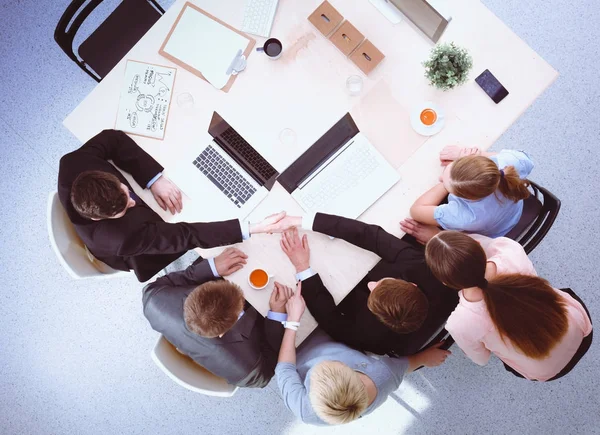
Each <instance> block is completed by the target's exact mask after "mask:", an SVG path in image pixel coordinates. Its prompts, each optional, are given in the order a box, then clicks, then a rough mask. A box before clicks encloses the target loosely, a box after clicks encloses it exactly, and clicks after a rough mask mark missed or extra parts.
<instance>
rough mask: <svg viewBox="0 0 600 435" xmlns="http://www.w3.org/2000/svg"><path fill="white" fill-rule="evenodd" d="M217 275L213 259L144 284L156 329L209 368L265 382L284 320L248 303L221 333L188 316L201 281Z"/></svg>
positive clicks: (233, 379) (233, 380)
mask: <svg viewBox="0 0 600 435" xmlns="http://www.w3.org/2000/svg"><path fill="white" fill-rule="evenodd" d="M214 279H220V278H215V277H214V276H213V274H212V272H211V270H210V266H209V265H208V260H203V261H202V262H196V263H194V264H192V265H191V266H190V267H188V268H187V269H186V270H185V271H182V272H173V273H170V274H168V275H166V276H164V277H162V278H159V279H157V280H156V281H155V282H153V283H151V284H148V285H147V286H146V287H145V288H144V295H143V304H144V315H145V316H146V318H147V319H148V321H149V322H150V325H151V326H152V329H154V330H155V331H158V332H160V333H161V334H162V335H164V336H165V338H166V339H167V340H168V341H169V342H171V343H172V344H173V345H174V346H175V347H177V349H179V350H180V351H181V352H183V353H184V354H186V355H188V356H190V358H192V359H193V360H194V361H196V362H197V363H198V364H200V365H201V366H203V367H205V368H206V369H207V370H209V371H211V372H212V373H214V374H216V375H217V376H221V377H223V378H225V379H227V382H229V383H230V384H234V385H237V386H239V387H256V388H262V387H264V386H266V385H267V384H268V383H269V380H270V379H271V378H272V377H273V374H274V373H275V366H276V365H277V356H278V353H279V347H280V346H281V340H282V339H283V325H282V324H281V323H280V322H276V321H274V320H269V319H265V318H264V317H263V316H262V315H261V314H260V313H258V311H256V310H255V309H254V308H253V307H252V305H250V304H248V303H246V308H245V310H244V315H243V316H242V317H241V318H240V319H239V320H238V321H237V323H236V324H235V325H234V326H233V328H231V329H230V330H229V331H227V332H226V333H225V335H223V337H220V338H205V337H201V336H199V335H197V334H195V333H193V332H191V331H190V330H189V329H188V328H187V326H186V324H185V320H184V318H183V304H184V302H185V299H186V298H187V297H188V295H189V294H190V293H191V292H192V291H193V290H194V289H195V288H196V287H197V286H198V285H200V284H202V283H205V282H207V281H211V280H214Z"/></svg>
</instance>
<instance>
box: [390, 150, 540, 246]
mask: <svg viewBox="0 0 600 435" xmlns="http://www.w3.org/2000/svg"><path fill="white" fill-rule="evenodd" d="M440 159H441V160H442V164H446V165H447V166H446V168H445V170H444V173H443V174H442V176H441V177H440V179H441V182H440V183H439V184H438V185H437V186H435V187H433V188H432V189H430V190H429V191H427V192H426V193H425V194H423V195H422V196H421V197H420V198H419V199H418V200H417V201H416V202H415V203H414V204H413V206H412V207H411V209H410V214H411V216H412V218H413V219H414V220H415V221H417V222H419V223H422V224H426V225H434V226H440V227H442V228H443V229H445V230H457V231H465V232H469V233H477V234H482V235H484V236H488V237H492V238H495V237H502V236H504V235H506V234H507V233H508V232H509V231H510V230H511V229H512V228H513V227H514V226H515V225H516V224H517V223H518V222H519V219H520V218H521V213H522V212H523V199H525V198H527V197H529V195H530V192H529V190H528V189H527V187H528V186H529V182H528V181H527V179H526V177H527V176H528V175H529V174H530V173H531V170H532V169H533V162H532V161H531V159H530V158H529V156H528V155H527V154H526V153H525V152H523V151H516V150H502V151H500V152H499V153H485V152H482V151H481V150H479V149H478V148H459V147H456V146H449V147H446V148H444V150H442V152H441V153H440ZM446 195H448V203H447V204H442V205H438V204H439V203H440V202H441V201H442V200H443V199H444V198H445V197H446ZM409 224H410V221H409ZM401 225H402V228H403V229H404V230H405V231H407V228H408V231H407V232H408V233H411V231H410V225H407V224H406V221H405V222H403V223H402V224H401ZM424 241H427V240H424Z"/></svg>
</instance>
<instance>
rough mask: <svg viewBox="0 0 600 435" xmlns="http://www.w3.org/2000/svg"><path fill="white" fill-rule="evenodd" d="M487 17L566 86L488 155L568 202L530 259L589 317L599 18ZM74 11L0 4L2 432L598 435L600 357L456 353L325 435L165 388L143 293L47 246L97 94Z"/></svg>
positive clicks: (593, 298) (62, 2) (254, 408)
mask: <svg viewBox="0 0 600 435" xmlns="http://www.w3.org/2000/svg"><path fill="white" fill-rule="evenodd" d="M215 1H217V0H215ZM220 1H223V0H220ZM365 1H366V0H365ZM454 1H459V0H454ZM106 3H108V4H109V6H110V5H111V4H113V5H114V3H115V1H114V0H111V1H108V2H106ZM162 3H163V4H164V5H165V6H168V5H169V4H170V1H162ZM485 3H486V4H487V5H488V6H489V7H490V8H491V9H492V10H493V11H494V12H495V13H496V14H497V15H498V16H499V17H500V18H501V19H502V20H504V21H505V22H506V23H507V25H508V26H510V27H511V28H512V29H513V30H514V31H515V32H516V33H517V34H518V35H520V36H521V37H522V38H523V39H524V40H525V41H526V42H527V43H529V44H530V45H531V46H532V47H533V48H534V49H535V50H536V51H537V52H538V53H539V54H540V55H542V56H543V57H544V58H545V59H546V60H547V61H548V62H549V63H550V64H552V65H553V66H554V67H555V68H556V69H557V70H558V71H559V72H560V77H559V79H558V80H557V81H556V83H555V84H554V85H553V86H552V87H551V88H550V89H549V90H548V91H547V92H546V93H545V94H544V95H542V96H541V98H539V99H538V100H537V101H536V102H535V104H534V105H533V106H532V107H531V108H530V109H529V110H528V111H527V112H526V113H525V114H524V115H523V116H522V117H521V118H520V119H519V121H518V122H517V123H516V124H515V125H514V126H513V127H512V128H511V129H510V130H509V131H508V132H507V133H506V134H505V135H504V136H503V137H502V138H501V139H500V140H499V141H498V143H497V144H496V145H495V149H500V148H502V147H519V148H525V149H527V150H529V151H530V152H531V154H532V155H533V156H534V158H535V161H536V163H537V166H536V169H535V172H534V175H533V179H534V180H535V181H538V182H540V183H541V184H543V185H545V186H547V187H548V188H549V189H550V190H552V191H553V192H555V193H556V194H557V195H558V196H559V197H560V198H561V199H562V200H563V209H562V211H561V214H560V216H559V218H558V220H557V222H556V224H555V225H554V228H553V229H552V231H551V233H550V234H549V235H548V237H547V238H546V239H545V240H544V243H543V244H542V245H541V246H540V247H538V248H537V249H536V251H535V252H534V253H533V255H532V258H533V261H534V263H535V265H536V267H537V270H538V272H539V274H540V275H541V276H543V277H545V278H547V279H549V280H550V281H551V282H552V283H553V284H554V285H555V286H556V287H566V286H570V287H572V288H573V289H575V290H576V291H577V292H578V293H579V294H580V296H581V297H582V298H583V299H584V300H585V301H586V302H587V305H588V307H589V309H590V311H591V313H592V316H594V315H597V313H598V312H599V310H600V297H599V296H598V289H597V287H598V282H600V272H599V270H600V262H599V261H598V259H597V257H598V255H597V247H598V246H599V245H600V240H599V236H598V231H597V230H596V226H597V225H598V220H599V218H600V211H599V206H598V204H599V203H600V197H599V191H600V189H598V184H599V182H600V176H599V175H600V170H599V169H598V164H599V161H600V152H599V151H598V149H599V148H598V146H599V145H600V140H599V139H600V138H599V135H600V133H599V131H600V129H599V128H598V125H599V122H598V119H599V117H600V112H599V111H598V102H599V101H600V91H599V89H600V86H599V85H598V80H599V78H598V71H599V70H600V53H599V50H598V47H599V46H600V44H599V43H598V41H599V40H600V30H599V27H598V25H597V23H598V22H599V20H600V6H599V5H598V3H597V1H596V0H582V1H578V2H572V1H559V0H529V1H526V2H523V1H517V0H485ZM67 4H68V1H67V0H54V1H40V0H0V103H1V104H0V145H1V148H0V194H1V195H2V196H1V198H2V199H1V201H2V207H0V219H1V221H2V223H1V225H0V240H1V242H0V243H1V247H0V276H1V279H2V287H3V290H2V291H0V433H2V434H51V433H52V434H96V433H104V434H138V433H139V434H141V433H146V434H187V433H195V434H203V435H204V434H238V433H244V434H280V433H286V434H304V433H307V434H308V433H320V432H324V431H327V432H328V433H364V432H366V431H367V430H368V431H371V433H381V434H391V433H409V434H450V433H457V434H469V433H473V434H475V433H477V434H482V433H484V434H487V433H494V434H512V433H520V434H543V433H545V434H589V433H600V417H599V415H598V412H599V410H600V406H599V405H600V399H599V396H600V386H599V383H598V381H597V379H598V373H599V371H598V369H599V364H598V359H599V358H600V351H599V349H598V346H593V347H592V348H591V350H590V352H589V353H588V355H587V357H586V358H585V359H584V360H583V361H582V362H581V364H580V365H579V366H578V367H577V369H576V370H575V371H574V372H573V373H572V374H571V375H570V376H568V377H566V378H565V379H563V380H560V381H557V382H553V383H549V384H543V383H533V382H526V381H523V380H520V379H517V378H514V377H512V376H510V375H508V374H507V373H505V372H504V370H503V368H502V367H501V366H500V364H499V363H498V361H497V360H495V361H492V363H490V364H489V365H488V366H487V367H485V368H480V367H478V366H476V365H475V364H473V363H471V362H470V361H468V360H467V359H466V358H465V357H464V355H462V353H461V352H460V351H459V350H457V349H454V351H455V352H454V355H453V356H452V357H451V358H450V359H449V360H448V362H447V363H446V364H445V365H444V366H443V367H441V368H439V369H436V370H422V371H420V372H419V373H417V374H414V375H411V376H409V377H408V378H407V381H406V382H405V384H403V386H402V388H401V389H400V390H399V391H398V392H397V394H396V397H395V398H393V399H390V400H388V402H386V404H385V405H384V407H382V408H381V409H380V410H378V412H376V413H374V414H373V415H371V416H369V417H367V418H364V419H361V421H359V422H357V423H353V424H352V425H349V426H346V427H342V428H335V429H325V430H316V429H314V428H312V427H307V426H303V425H301V424H299V423H297V422H296V421H294V418H293V416H292V415H291V414H290V413H289V412H287V410H286V408H285V407H284V406H283V403H282V402H281V400H280V398H279V396H278V394H277V392H276V390H275V389H274V388H273V385H271V386H269V387H268V388H265V389H264V390H262V391H255V390H243V391H240V392H239V393H238V394H237V395H236V396H235V397H233V398H231V399H213V398H207V397H204V396H201V395H198V394H194V393H191V392H188V391H186V390H184V389H182V388H181V387H179V386H177V385H175V384H174V383H173V382H171V381H170V380H169V379H167V377H166V376H164V375H163V374H162V373H161V372H159V370H158V369H157V368H156V367H155V366H154V364H153V363H152V362H151V360H150V357H149V354H150V349H151V348H152V345H153V343H154V341H155V338H156V335H155V334H154V333H153V332H152V331H151V330H150V328H149V327H148V325H147V323H146V322H145V320H144V318H143V316H142V314H141V309H140V285H139V284H138V283H137V282H136V281H135V280H133V279H115V280H108V281H103V282H96V283H94V284H93V285H90V282H86V281H73V280H71V279H70V278H69V277H68V276H67V275H66V273H65V272H64V271H63V270H62V268H61V267H60V265H59V263H58V261H57V259H56V258H55V256H54V254H53V252H52V251H51V248H50V245H49V242H48V236H47V232H46V224H45V219H46V199H47V195H48V192H50V191H51V190H52V189H55V185H56V177H57V169H58V160H59V158H60V156H61V155H63V154H64V153H66V152H68V151H71V150H73V149H74V148H76V147H78V146H79V144H78V143H77V141H76V140H75V139H74V138H73V137H72V136H71V135H70V133H69V132H68V131H67V130H66V129H65V128H64V127H63V126H62V124H61V123H62V120H63V119H64V118H65V117H66V115H67V114H68V113H69V112H70V111H71V110H72V109H73V108H74V107H75V106H76V105H77V104H78V102H79V101H80V100H81V99H83V98H84V97H85V96H86V95H87V94H88V93H89V92H90V91H91V89H92V88H93V87H94V82H93V81H92V80H91V79H89V78H88V77H87V76H86V75H84V73H82V72H81V71H80V70H79V69H78V68H77V67H76V66H75V65H74V64H73V63H71V62H70V61H68V59H67V57H66V56H65V55H64V54H63V53H62V52H60V51H59V49H58V47H57V46H56V45H55V43H54V41H53V38H52V34H53V31H54V26H55V25H56V23H57V21H58V18H59V17H60V15H61V13H62V11H63V10H64V9H65V7H66V5H67ZM109 6H107V8H108V7H109ZM101 13H102V12H99V14H101ZM506 62H510V59H506ZM90 116H93V114H90ZM596 320H597V321H600V317H598V318H597V319H596Z"/></svg>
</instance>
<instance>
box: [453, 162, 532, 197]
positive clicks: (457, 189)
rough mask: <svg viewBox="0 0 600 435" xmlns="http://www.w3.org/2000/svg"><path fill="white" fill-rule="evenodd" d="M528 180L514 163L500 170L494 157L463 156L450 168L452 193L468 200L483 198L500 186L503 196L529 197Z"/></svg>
mask: <svg viewBox="0 0 600 435" xmlns="http://www.w3.org/2000/svg"><path fill="white" fill-rule="evenodd" d="M529 184H530V183H529V181H527V180H523V179H521V177H519V173H518V172H517V170H516V169H515V168H514V166H507V167H505V168H504V169H503V170H500V169H498V166H497V165H496V163H494V161H493V160H492V159H490V158H488V157H484V156H466V157H461V158H459V159H457V160H456V161H455V162H454V163H453V164H452V168H451V169H450V186H451V188H452V191H453V193H454V194H455V195H456V196H458V197H460V198H465V199H469V200H479V199H483V198H485V197H487V196H489V195H491V194H492V193H494V192H496V191H497V190H500V192H501V193H502V195H504V197H506V198H507V199H509V200H511V201H513V202H518V201H520V200H522V199H525V198H528V197H529V195H530V192H529V190H528V189H527V188H528V187H529Z"/></svg>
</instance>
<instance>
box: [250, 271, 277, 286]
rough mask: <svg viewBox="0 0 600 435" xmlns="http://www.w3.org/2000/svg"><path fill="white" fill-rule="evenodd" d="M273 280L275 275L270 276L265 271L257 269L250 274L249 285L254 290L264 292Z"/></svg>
mask: <svg viewBox="0 0 600 435" xmlns="http://www.w3.org/2000/svg"><path fill="white" fill-rule="evenodd" d="M272 278H273V275H269V273H268V272H267V271H266V270H265V269H262V268H260V267H257V268H256V269H253V270H252V272H250V273H249V274H248V285H250V287H252V288H253V289H254V290H262V289H264V288H265V287H267V286H268V285H269V283H270V282H271V279H272Z"/></svg>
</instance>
